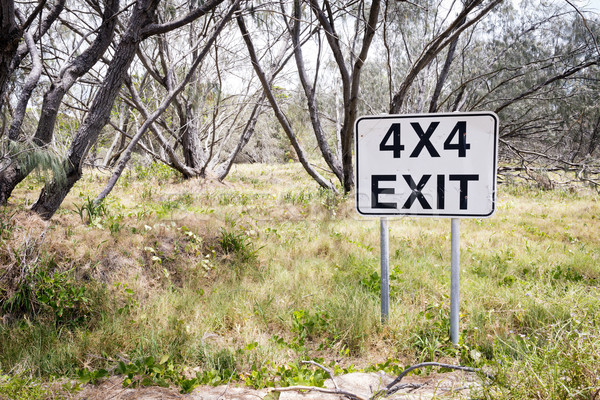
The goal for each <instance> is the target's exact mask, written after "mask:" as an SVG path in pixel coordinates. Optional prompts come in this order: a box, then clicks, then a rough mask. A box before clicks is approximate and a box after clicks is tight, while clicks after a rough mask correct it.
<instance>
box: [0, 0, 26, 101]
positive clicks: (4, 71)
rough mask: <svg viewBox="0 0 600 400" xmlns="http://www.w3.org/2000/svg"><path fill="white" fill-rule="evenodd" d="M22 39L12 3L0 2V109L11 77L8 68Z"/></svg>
mask: <svg viewBox="0 0 600 400" xmlns="http://www.w3.org/2000/svg"><path fill="white" fill-rule="evenodd" d="M22 37H23V30H22V29H21V28H20V27H19V26H18V25H17V21H16V20H15V5H14V1H13V0H2V2H0V108H2V105H3V102H4V97H5V94H6V87H7V85H8V81H9V80H10V76H11V73H10V68H9V66H10V63H11V61H12V59H13V57H14V55H15V54H16V52H17V49H18V47H19V41H20V40H21V38H22Z"/></svg>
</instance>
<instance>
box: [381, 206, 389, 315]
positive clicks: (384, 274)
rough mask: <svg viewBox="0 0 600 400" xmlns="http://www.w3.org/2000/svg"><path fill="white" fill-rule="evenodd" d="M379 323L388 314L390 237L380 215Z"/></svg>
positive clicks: (385, 221) (386, 224)
mask: <svg viewBox="0 0 600 400" xmlns="http://www.w3.org/2000/svg"><path fill="white" fill-rule="evenodd" d="M379 225H380V229H381V241H380V244H381V323H382V324H385V323H386V322H387V321H388V319H389V316H390V246H389V243H390V237H389V231H388V220H387V218H386V217H381V220H380V222H379Z"/></svg>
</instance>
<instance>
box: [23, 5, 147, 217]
mask: <svg viewBox="0 0 600 400" xmlns="http://www.w3.org/2000/svg"><path fill="white" fill-rule="evenodd" d="M157 6H158V1H156V0H145V1H139V2H137V3H136V5H135V6H134V8H133V11H132V14H131V17H130V19H129V24H128V26H127V29H126V30H125V32H124V34H123V38H122V39H121V42H120V43H119V46H118V47H117V49H116V51H115V55H114V58H113V59H112V61H111V63H110V64H109V66H108V71H107V73H106V77H105V79H104V81H103V82H102V85H101V86H100V89H99V91H98V93H97V94H96V97H95V98H94V101H93V102H92V105H91V106H90V110H89V113H88V115H87V116H86V118H85V120H84V121H83V124H82V125H81V127H80V128H79V129H78V130H77V132H76V134H75V138H74V139H73V142H72V143H71V147H70V148H69V151H68V153H67V159H66V160H65V161H64V163H63V168H64V170H65V175H66V179H64V180H58V179H56V178H55V179H53V180H52V181H51V182H50V183H48V184H47V185H46V186H45V187H44V188H43V189H42V192H41V193H40V197H39V198H38V200H37V202H36V203H35V204H34V205H33V206H32V210H33V211H35V212H36V213H38V214H39V215H40V216H41V217H42V218H44V219H50V218H51V217H52V216H53V215H54V213H55V212H56V210H57V209H58V207H60V205H61V204H62V202H63V200H64V198H65V197H66V196H67V194H68V193H69V191H70V190H71V188H72V187H73V185H74V184H75V183H76V182H77V181H78V180H79V179H80V178H81V175H82V165H83V160H84V159H85V157H86V155H87V153H88V151H89V149H90V147H91V146H92V145H93V144H94V143H95V142H96V140H97V139H98V136H99V135H100V131H101V130H102V128H103V127H104V126H105V125H106V123H107V122H108V119H109V117H110V111H111V110H112V106H113V103H114V101H115V99H116V97H117V95H118V93H119V90H120V88H121V85H122V84H123V82H124V81H125V78H126V77H127V71H128V69H129V66H130V65H131V62H132V61H133V58H134V57H135V52H136V50H137V46H138V44H139V42H140V41H141V40H142V29H143V28H144V26H146V25H148V24H150V23H152V22H153V21H154V19H155V18H154V15H155V12H156V7H157Z"/></svg>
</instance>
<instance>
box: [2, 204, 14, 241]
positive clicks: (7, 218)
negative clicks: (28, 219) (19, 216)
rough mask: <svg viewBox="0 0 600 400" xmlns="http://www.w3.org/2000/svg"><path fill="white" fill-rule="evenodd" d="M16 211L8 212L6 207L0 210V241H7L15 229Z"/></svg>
mask: <svg viewBox="0 0 600 400" xmlns="http://www.w3.org/2000/svg"><path fill="white" fill-rule="evenodd" d="M16 213H17V212H16V211H13V212H10V211H9V210H8V208H7V207H6V206H4V207H2V209H1V210H0V241H1V240H6V239H9V238H10V236H11V235H12V232H13V229H15V220H14V216H15V215H16Z"/></svg>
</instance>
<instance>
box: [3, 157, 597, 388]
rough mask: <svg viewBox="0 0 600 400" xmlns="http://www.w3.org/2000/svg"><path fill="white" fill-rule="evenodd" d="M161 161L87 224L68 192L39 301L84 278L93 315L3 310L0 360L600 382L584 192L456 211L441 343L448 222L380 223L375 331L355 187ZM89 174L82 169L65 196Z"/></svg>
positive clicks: (373, 254)
mask: <svg viewBox="0 0 600 400" xmlns="http://www.w3.org/2000/svg"><path fill="white" fill-rule="evenodd" d="M167 172H168V171H163V170H160V169H159V170H157V171H154V170H153V169H152V168H150V169H142V170H138V171H136V172H135V173H134V174H132V176H131V177H129V178H127V179H128V183H127V184H126V185H120V186H118V187H117V188H116V189H115V191H116V192H114V193H113V194H112V195H111V198H110V199H112V200H110V199H109V201H108V202H107V207H106V210H105V212H104V213H102V215H98V216H96V219H95V221H96V222H97V223H94V224H93V225H90V226H88V225H86V224H85V223H82V218H80V216H79V215H78V211H77V207H78V206H77V205H78V204H79V205H80V204H81V202H82V200H81V199H82V198H85V196H84V197H80V198H74V199H72V200H71V201H69V198H68V199H67V201H65V204H73V206H72V207H71V208H70V209H69V208H67V209H66V210H65V211H64V212H63V213H61V215H60V216H59V217H57V218H55V219H54V220H53V221H51V222H50V223H49V224H48V226H47V228H46V233H45V241H43V242H39V243H37V245H38V246H39V248H40V251H43V252H44V254H52V255H53V256H54V258H53V260H54V264H52V265H47V266H46V268H47V274H46V275H45V276H47V277H56V278H55V280H56V281H57V282H58V283H59V284H60V285H58V287H57V288H54V289H52V290H55V292H56V293H55V294H54V296H55V297H52V296H50V298H60V296H63V297H65V296H66V297H69V296H71V297H72V296H75V295H76V294H77V293H80V292H73V291H71V286H74V287H76V288H79V287H84V288H85V290H86V292H85V293H89V296H88V297H89V302H88V303H86V307H89V310H90V311H89V313H88V314H86V318H84V319H82V320H81V321H79V322H78V323H77V324H65V323H63V322H62V321H61V320H60V318H59V317H57V315H56V313H57V307H54V308H53V307H42V306H39V307H37V308H36V307H34V309H36V310H37V311H36V312H32V311H31V310H29V311H27V310H25V311H24V312H23V313H21V314H20V315H16V314H15V315H12V314H14V313H12V314H11V315H8V313H5V316H6V318H5V320H6V321H8V322H7V323H5V324H2V325H0V343H2V347H1V348H0V370H1V371H4V372H5V373H6V372H7V371H18V372H19V373H20V374H25V375H20V376H34V377H40V378H42V379H48V378H49V377H50V376H54V375H59V376H71V377H75V376H77V373H78V372H77V371H80V370H81V368H84V367H86V368H91V370H94V369H96V370H100V369H106V370H107V371H109V372H111V373H114V372H115V368H116V366H117V363H118V361H119V360H128V361H130V362H131V363H135V362H136V361H137V360H142V359H147V357H153V359H154V360H161V359H164V357H165V356H168V357H169V362H172V363H174V365H176V366H177V368H181V370H182V371H183V370H185V368H200V370H201V371H204V372H202V374H204V375H201V376H199V377H198V379H199V380H198V381H197V382H196V383H198V382H208V381H213V382H222V381H223V379H225V380H227V379H228V378H227V377H226V375H227V371H231V370H235V371H237V373H238V374H241V376H238V378H236V380H238V381H240V382H243V381H244V380H248V382H254V383H253V384H254V385H258V386H260V385H261V384H258V383H257V382H263V381H264V382H267V381H268V380H269V379H292V378H290V377H289V376H284V375H285V374H289V373H288V372H285V374H284V373H283V372H281V371H283V370H280V372H277V371H278V370H277V368H278V367H280V366H283V365H292V364H293V363H295V362H297V361H298V360H299V359H311V358H318V359H323V360H325V362H333V361H335V362H336V363H337V364H338V365H339V366H340V367H349V366H350V365H353V364H354V365H357V367H359V368H368V367H369V366H370V365H376V364H382V365H383V363H386V362H388V363H389V360H398V363H400V364H403V365H410V364H414V363H416V362H419V361H430V360H434V361H438V360H442V361H449V362H453V363H462V364H467V365H473V366H478V367H485V368H486V369H488V370H490V371H492V372H493V373H494V374H496V375H497V377H498V380H497V381H496V382H493V383H491V384H490V386H486V387H484V388H483V389H482V393H481V396H480V397H482V398H506V399H530V398H543V399H554V398H556V399H563V398H581V399H589V398H591V397H592V396H593V394H594V393H595V390H596V389H597V388H598V387H599V386H600V381H599V378H598V376H599V375H600V374H599V372H600V367H597V365H600V360H599V358H600V356H599V354H600V351H599V350H600V349H598V347H599V346H600V344H599V343H600V340H599V338H598V336H599V335H600V319H598V317H596V314H597V311H598V309H599V306H600V296H599V293H598V285H599V282H598V279H599V278H600V245H599V244H598V243H600V205H599V204H598V196H597V195H596V194H593V193H585V192H576V191H540V190H537V189H531V188H525V187H507V186H500V192H499V193H498V209H497V212H496V214H495V215H494V216H493V217H492V218H489V219H483V220H479V219H472V220H471V219H465V220H462V221H461V304H460V311H461V315H460V331H461V338H460V345H459V346H458V347H454V346H452V345H451V343H450V340H449V332H448V329H449V321H448V318H449V307H450V304H449V303H450V299H449V293H450V268H449V264H450V221H449V220H444V219H415V218H399V219H393V220H392V221H391V222H390V238H391V239H390V265H391V270H392V273H391V282H390V283H391V308H390V311H391V315H390V319H389V322H388V324H387V325H386V326H382V325H381V324H380V315H379V307H380V304H379V287H378V284H379V222H378V220H376V219H364V218H362V217H359V216H358V215H357V214H356V213H355V211H354V205H353V199H352V197H348V198H346V197H333V196H332V195H331V194H328V193H326V192H323V191H322V190H321V189H319V188H318V187H317V185H316V184H315V183H314V182H312V181H310V179H309V178H307V177H306V176H305V175H304V174H303V173H302V171H301V170H300V168H299V167H298V165H291V164H286V165H280V166H266V165H250V166H236V167H235V168H234V170H233V172H232V176H231V179H230V180H229V183H228V185H227V186H225V185H220V184H212V185H211V184H206V185H203V184H202V183H201V182H200V181H177V180H176V179H175V177H173V176H170V175H169V174H168V173H167ZM156 174H158V175H157V176H156V177H155V176H154V175H156ZM134 178H136V179H134ZM271 182H277V183H276V184H275V185H274V184H271ZM33 184H34V183H27V181H26V182H25V183H24V184H23V185H22V187H21V189H19V190H20V191H19V192H18V193H17V194H16V196H15V200H14V202H13V204H12V205H10V206H9V208H8V209H5V210H4V211H3V214H2V215H3V217H2V218H3V219H2V221H3V222H2V224H3V225H2V226H4V227H5V228H4V229H3V235H2V237H3V239H2V240H3V242H2V247H1V248H0V258H1V260H2V261H3V263H4V264H6V265H10V267H7V268H10V269H6V271H8V272H9V273H7V274H5V275H4V277H5V278H3V279H4V280H3V281H2V282H0V283H1V284H2V290H1V291H0V296H4V297H3V300H5V299H6V298H7V297H8V296H9V295H10V293H12V290H13V289H14V287H13V286H14V285H15V283H14V282H15V281H14V280H8V279H7V278H11V279H12V278H13V277H14V275H11V274H13V273H14V272H15V271H17V269H18V268H19V266H18V265H17V264H15V262H14V260H15V257H11V253H10V251H13V250H14V249H22V250H20V251H23V252H25V251H26V246H24V245H25V244H27V243H29V244H30V245H31V244H32V241H31V238H35V237H38V236H39V235H40V234H41V231H42V229H43V226H41V225H40V224H39V223H38V222H37V221H32V220H31V218H32V217H30V216H28V215H27V214H26V213H25V212H23V210H24V208H25V205H26V204H27V202H28V199H29V198H31V197H32V194H31V193H30V192H29V188H30V187H31V186H32V185H33ZM94 185H97V183H96V180H86V181H82V182H80V183H79V186H78V187H77V188H76V190H74V193H79V192H80V193H86V194H88V195H89V194H90V193H92V192H93V190H94ZM92 195H93V193H92ZM115 199H118V200H115ZM11 207H12V208H11ZM13 214H14V215H13ZM115 224H117V225H115ZM28 237H29V238H30V239H29V242H27V238H28ZM30 247H31V246H30ZM36 249H37V248H33V250H36ZM23 254H24V253H23ZM27 254H33V253H32V252H31V251H30V252H29V253H27ZM25 259H27V258H25ZM29 259H30V258H29ZM11 260H12V261H11ZM10 263H12V264H10ZM11 271H12V272H11ZM66 271H71V272H69V275H68V277H69V279H67V278H66V277H67V275H60V274H61V273H65V272H66ZM55 273H56V274H59V275H55ZM62 276H65V278H64V280H62V281H61V280H60V279H62V278H60V277H62ZM59 278H60V279H59ZM73 282H80V284H78V285H74V284H73ZM11 285H12V286H11ZM61 285H62V286H61ZM65 285H67V286H68V285H71V286H68V287H66V289H65ZM52 288H53V287H52ZM61 288H62V289H61ZM61 290H62V291H61ZM78 290H79V289H78ZM57 296H58V297H57ZM35 301H38V302H39V300H35ZM37 304H38V303H35V305H36V306H37ZM52 304H55V303H52ZM86 310H88V308H86ZM132 365H133V364H132ZM386 365H387V364H386ZM132 368H133V367H132ZM291 369H292V370H293V368H291ZM288 370H289V369H286V371H288ZM211 371H212V372H211ZM215 371H216V372H215ZM253 374H254V375H253ZM278 374H279V375H278ZM267 377H270V378H267ZM292 380H293V379H292ZM264 382H263V383H264ZM290 382H291V381H290ZM192 383H193V382H192ZM192 383H190V382H187V383H186V385H191V384H192Z"/></svg>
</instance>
